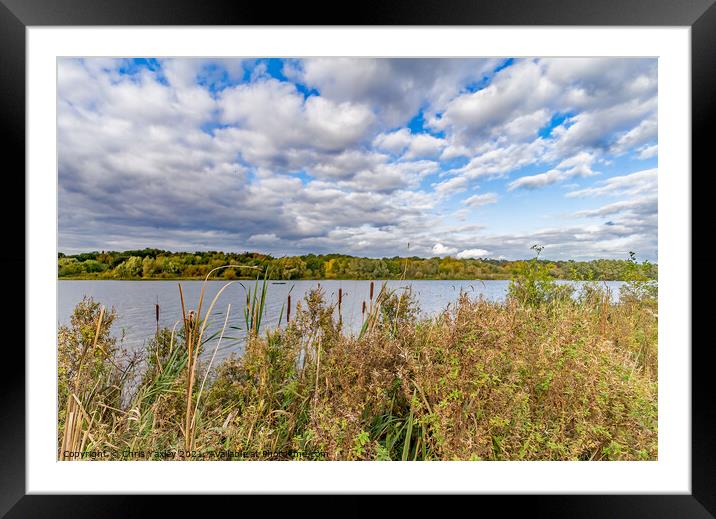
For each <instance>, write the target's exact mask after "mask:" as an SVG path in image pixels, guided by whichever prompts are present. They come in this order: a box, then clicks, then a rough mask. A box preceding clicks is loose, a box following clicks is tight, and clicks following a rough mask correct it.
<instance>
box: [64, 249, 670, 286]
mask: <svg viewBox="0 0 716 519" xmlns="http://www.w3.org/2000/svg"><path fill="white" fill-rule="evenodd" d="M535 262H536V264H539V266H540V269H541V270H542V271H543V272H544V275H545V277H546V278H550V279H572V280H601V281H607V280H623V279H627V277H626V276H628V275H630V274H633V272H632V270H633V269H634V268H636V269H637V270H638V271H639V273H640V275H641V276H642V277H644V278H645V279H648V280H653V279H656V277H657V266H656V265H654V264H651V263H648V262H645V263H639V264H631V263H630V262H629V261H626V260H606V259H600V260H593V261H548V260H542V259H538V260H532V261H507V260H496V259H487V258H484V259H456V258H452V257H446V258H418V257H410V258H400V257H397V256H396V257H393V258H380V259H374V258H356V257H353V256H345V255H340V254H326V255H315V254H308V255H305V256H289V257H281V258H274V257H272V256H268V255H265V254H259V253H256V252H245V253H242V254H231V253H224V252H213V251H209V252H168V251H163V250H158V249H144V250H130V251H125V252H88V253H83V254H76V255H73V256H67V255H65V254H62V253H60V254H59V258H58V260H57V268H58V276H59V277H60V278H65V279H203V278H204V277H205V276H206V275H207V274H208V272H209V271H211V270H212V269H215V268H217V267H220V266H222V265H244V266H252V267H254V268H258V269H261V270H262V271H264V272H268V273H269V277H270V279H366V280H370V279H400V278H401V277H405V278H406V279H512V278H513V277H515V276H519V275H521V274H522V272H523V271H524V270H525V269H526V268H529V266H530V265H533V266H534V265H535ZM634 265H636V267H634ZM630 269H631V270H630ZM218 277H219V278H220V279H229V280H231V279H251V278H253V277H254V273H253V272H252V271H251V270H249V269H241V268H226V269H223V270H222V271H221V272H219V273H218Z"/></svg>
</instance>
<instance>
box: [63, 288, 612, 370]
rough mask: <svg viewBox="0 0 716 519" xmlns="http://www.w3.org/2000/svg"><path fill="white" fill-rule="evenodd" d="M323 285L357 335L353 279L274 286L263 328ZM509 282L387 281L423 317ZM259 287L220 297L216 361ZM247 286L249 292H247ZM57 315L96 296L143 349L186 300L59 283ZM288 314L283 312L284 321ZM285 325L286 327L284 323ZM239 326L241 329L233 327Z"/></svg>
mask: <svg viewBox="0 0 716 519" xmlns="http://www.w3.org/2000/svg"><path fill="white" fill-rule="evenodd" d="M226 283H227V282H226V281H209V282H207V284H206V290H205V295H204V303H203V309H202V313H204V312H206V311H207V310H208V307H209V305H210V304H211V301H212V299H213V298H214V296H215V295H216V294H217V293H218V291H219V290H220V289H221V287H223V286H224V285H226ZM381 283H382V282H381V281H376V282H375V293H376V294H377V293H378V290H379V289H380V286H381ZM559 283H565V284H572V285H574V286H576V287H579V286H580V285H581V282H574V281H559ZM319 284H320V286H321V288H323V290H324V294H325V297H326V299H327V300H328V301H330V302H335V301H337V299H338V289H339V288H340V289H343V303H342V316H343V323H344V328H345V329H349V330H353V331H357V330H358V329H360V326H361V323H362V315H361V308H362V304H363V301H366V302H367V301H368V300H369V291H370V281H363V280H361V281H354V280H322V281H309V280H301V281H286V282H285V283H284V282H278V283H277V282H271V281H270V282H269V285H268V289H267V301H266V308H265V311H264V316H263V321H262V329H264V328H266V327H275V326H276V325H277V324H278V319H279V316H280V314H281V308H282V306H285V304H286V300H287V295H288V293H289V290H290V291H291V299H292V303H291V306H292V309H291V313H292V315H291V317H292V318H293V317H294V316H295V315H296V303H297V302H298V301H300V300H302V299H303V297H304V296H305V294H306V293H307V292H308V291H309V290H311V289H314V288H316V287H317V286H318V285H319ZM603 284H604V285H606V286H608V287H609V288H610V289H611V291H612V294H613V296H614V297H618V294H619V287H620V286H621V285H622V284H623V282H622V281H607V282H603ZM181 285H182V290H183V291H184V300H185V303H186V306H187V311H189V310H190V309H196V306H197V304H198V301H199V295H200V292H201V285H202V282H201V281H181ZM508 285H509V281H506V280H486V281H481V280H466V281H465V280H461V281H453V280H450V281H443V280H413V281H387V286H388V288H391V289H399V290H400V289H405V288H407V287H408V286H409V287H410V288H411V290H412V292H413V295H414V296H415V298H416V300H417V302H418V305H419V307H420V310H421V313H422V314H423V315H435V314H436V313H438V312H440V311H442V310H445V308H447V306H448V305H449V304H454V303H455V301H456V300H457V298H458V296H459V294H460V291H461V290H462V291H465V292H467V293H468V295H469V296H470V297H471V298H472V297H480V296H481V297H483V298H485V299H487V300H490V301H503V300H504V298H505V296H506V294H507V287H508ZM253 286H254V283H252V282H250V281H249V282H247V281H241V282H238V281H236V282H233V283H232V284H231V285H229V286H228V287H227V288H226V289H225V290H224V291H223V292H222V294H221V296H220V297H219V299H218V301H217V303H216V305H215V306H214V310H213V311H212V319H211V321H210V324H209V325H207V332H205V336H209V335H211V333H212V332H214V331H218V330H220V329H221V326H222V325H223V323H224V318H225V315H226V313H225V312H226V309H227V305H228V304H231V311H230V314H229V321H228V326H227V329H226V331H225V336H224V339H223V340H222V342H221V346H220V349H219V351H218V353H217V359H221V358H224V357H226V356H227V355H229V354H230V353H232V352H236V353H240V352H241V350H242V344H243V339H244V337H245V331H244V327H245V324H244V308H245V306H246V292H245V290H246V289H253ZM244 287H245V288H244ZM57 292H58V313H57V318H58V321H59V324H68V323H69V319H70V315H71V314H72V310H73V309H74V307H75V305H76V304H77V303H78V302H79V301H81V300H82V297H83V296H85V295H88V296H91V297H92V298H94V300H95V301H98V302H100V303H102V304H103V305H105V306H107V307H108V308H111V307H114V308H115V309H116V311H117V319H116V320H115V322H114V324H113V333H114V335H115V336H117V337H119V336H121V335H122V333H123V334H124V345H125V347H127V348H128V349H130V350H134V349H138V348H142V347H143V345H144V343H145V341H146V340H147V339H148V338H149V337H151V336H153V335H154V333H155V331H156V320H155V306H154V305H155V304H156V303H157V302H158V303H159V306H160V316H159V324H160V326H162V327H169V328H172V327H173V326H174V323H176V322H177V321H178V320H179V319H180V318H181V302H180V299H179V288H178V284H177V281H109V280H107V281H94V280H92V281H70V280H67V281H58V290H57ZM285 314H286V312H285V310H284V315H283V323H285V319H286V315H285ZM283 323H282V324H283ZM232 326H233V327H236V328H240V329H239V330H237V329H233V328H231V327H232ZM214 346H215V343H211V346H207V347H206V348H205V354H210V352H213V350H214Z"/></svg>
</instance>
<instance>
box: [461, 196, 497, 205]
mask: <svg viewBox="0 0 716 519" xmlns="http://www.w3.org/2000/svg"><path fill="white" fill-rule="evenodd" d="M462 203H463V204H465V205H466V206H468V207H473V208H476V207H482V206H483V205H488V204H495V203H497V193H483V194H480V195H472V196H471V197H468V198H466V199H465V200H463V202H462Z"/></svg>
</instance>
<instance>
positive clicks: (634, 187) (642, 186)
mask: <svg viewBox="0 0 716 519" xmlns="http://www.w3.org/2000/svg"><path fill="white" fill-rule="evenodd" d="M657 173H658V171H657V169H646V170H644V171H637V172H636V173H630V174H629V175H623V176H617V177H611V178H609V179H607V180H605V181H603V182H601V185H599V186H596V187H590V188H586V189H580V190H577V191H571V192H569V193H567V196H568V197H570V198H577V197H587V196H603V195H630V196H634V195H638V194H641V193H644V192H654V193H655V192H656V188H657Z"/></svg>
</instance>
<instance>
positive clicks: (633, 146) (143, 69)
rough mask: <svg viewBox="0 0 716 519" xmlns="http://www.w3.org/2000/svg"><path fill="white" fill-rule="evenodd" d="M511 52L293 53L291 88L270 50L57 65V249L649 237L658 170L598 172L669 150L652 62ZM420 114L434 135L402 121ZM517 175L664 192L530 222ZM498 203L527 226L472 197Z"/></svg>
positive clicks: (565, 247) (381, 249) (516, 247)
mask: <svg viewBox="0 0 716 519" xmlns="http://www.w3.org/2000/svg"><path fill="white" fill-rule="evenodd" d="M499 63H504V60H491V59H490V60H472V59H465V60H462V59H460V60H453V59H447V60H445V59H436V60H432V59H428V60H421V59H416V60H412V59H407V60H406V59H390V60H382V59H352V58H351V59H334V58H326V59H316V60H313V59H309V60H288V61H286V62H285V65H284V73H285V74H286V76H287V77H289V78H291V79H293V80H295V81H299V82H300V84H298V85H297V84H295V83H294V82H293V81H284V80H278V79H276V78H274V77H271V73H272V72H271V70H269V69H270V67H267V66H266V65H265V63H262V62H261V60H232V59H206V60H205V59H196V60H185V59H166V60H164V59H162V60H159V62H158V65H157V64H156V63H155V64H152V65H151V66H148V67H147V66H136V65H133V64H132V62H131V61H130V60H116V59H99V58H98V59H94V58H93V59H85V60H78V59H64V60H60V62H59V65H58V110H57V111H58V114H57V115H58V117H57V124H58V158H59V182H60V186H59V228H60V247H62V248H66V249H68V250H71V249H74V250H78V249H80V250H88V249H103V248H104V249H106V248H111V247H117V248H141V247H144V246H152V247H155V246H156V247H166V248H171V249H182V250H184V249H190V250H195V249H201V248H208V249H227V250H237V249H238V250H249V249H256V248H258V249H261V250H262V251H267V252H273V253H276V254H280V255H281V254H290V253H302V252H345V253H356V254H361V255H371V256H378V255H388V256H392V255H395V254H396V253H397V251H400V253H404V252H406V251H407V249H406V247H407V243H408V242H410V253H411V254H418V255H424V256H430V255H433V254H434V252H433V250H434V248H435V247H437V246H438V245H439V246H440V247H441V248H442V249H440V248H439V250H443V249H444V250H445V251H449V252H444V253H446V254H447V253H449V254H457V253H458V252H460V254H468V255H469V254H471V253H476V251H477V252H479V253H480V254H478V256H485V255H486V254H487V249H489V250H490V251H492V252H493V253H494V255H495V257H496V256H505V257H525V256H526V255H529V254H530V251H529V245H531V243H532V242H533V241H534V240H536V239H539V241H540V242H541V243H544V244H546V245H548V246H549V247H550V248H549V250H550V251H551V252H552V251H554V252H553V253H554V254H558V255H562V256H563V257H575V258H576V257H578V256H579V257H589V256H590V255H591V256H592V257H594V256H598V255H607V256H610V257H611V256H614V255H619V254H621V248H622V247H626V246H629V247H632V248H633V250H643V249H648V250H649V251H655V249H656V231H655V219H656V204H655V203H653V202H654V200H653V198H654V197H655V194H656V172H655V170H653V172H652V173H647V172H642V173H643V175H638V173H639V172H637V173H633V174H631V175H622V176H621V177H618V176H616V177H612V178H609V179H605V180H604V181H603V182H598V181H595V179H592V177H593V176H594V175H596V174H597V173H596V172H595V171H593V169H592V168H593V167H595V166H594V164H601V165H606V164H607V163H608V162H609V161H612V160H614V159H615V157H616V156H617V155H618V154H622V153H624V154H627V153H629V154H630V156H632V157H639V158H641V159H646V158H651V157H654V156H656V154H657V145H656V143H655V139H656V126H655V124H656V73H655V71H656V60H631V59H627V60H622V59H605V60H601V59H599V60H594V59H586V60H575V59H524V60H516V61H515V63H514V64H513V65H510V66H507V67H506V68H503V69H502V70H500V71H499V72H497V73H494V72H493V71H494V69H495V67H496V65H497V64H499ZM493 76H494V77H493ZM246 78H248V79H246ZM207 85H210V87H209V86H207ZM416 117H418V118H422V121H423V125H424V127H426V128H427V129H428V130H429V131H427V132H426V131H420V130H417V129H415V128H416V126H415V125H414V124H411V127H412V128H413V130H411V129H410V128H408V127H407V126H406V125H407V124H408V121H413V120H415V118H416ZM438 132H439V133H438ZM615 164H618V162H616V161H615ZM528 166H531V168H530V170H529V171H530V172H531V171H535V170H537V171H541V172H542V173H540V174H538V175H530V174H527V175H525V173H524V171H525V168H527V167H528ZM535 166H536V167H537V168H539V169H536V167H535ZM615 168H618V167H617V166H615ZM650 171H651V170H650ZM520 175H522V176H521V178H520V177H519V176H520ZM505 177H512V179H511V180H512V182H511V183H509V184H508V187H507V189H510V190H513V189H517V188H527V189H528V188H532V189H534V188H536V187H540V186H544V185H549V184H554V183H557V182H562V181H565V180H567V179H571V180H570V182H574V181H575V179H580V184H581V185H582V187H581V188H577V187H573V188H570V192H568V193H567V196H568V197H570V198H573V199H576V198H582V197H591V196H623V197H627V198H629V197H630V198H637V197H646V196H650V197H652V198H651V199H650V200H652V201H651V202H648V201H647V202H643V201H642V202H640V204H637V205H630V200H619V201H617V202H616V205H614V204H610V205H607V206H603V207H600V208H596V209H595V208H593V206H592V205H591V204H589V201H586V200H585V201H583V202H580V201H579V200H572V201H571V203H572V204H582V203H583V204H584V205H582V206H579V205H578V208H577V209H574V210H573V211H572V212H570V215H568V218H567V220H568V219H569V218H572V219H573V222H572V223H569V221H565V222H563V223H562V224H559V225H557V224H555V226H554V228H552V229H542V230H538V231H535V230H534V229H533V228H532V226H533V224H534V222H515V221H514V218H512V205H511V204H513V203H516V202H514V201H513V200H512V199H513V198H514V197H503V196H501V195H502V193H503V190H504V189H505V187H504V186H503V183H502V182H495V179H499V178H505ZM477 179H480V180H479V182H480V184H481V185H484V183H487V187H488V189H489V190H490V192H489V193H479V194H477V193H475V192H474V190H476V189H477V186H476V185H475V184H476V183H477ZM468 190H471V191H472V192H470V193H468V194H467V195H466V197H467V198H466V199H465V200H464V201H462V203H459V202H458V200H455V199H453V198H451V197H452V195H454V194H456V193H461V192H465V191H468ZM527 196H529V195H528V194H527ZM535 200H537V199H535ZM485 204H493V211H491V213H492V212H494V213H495V214H496V215H497V216H496V217H497V218H499V219H504V220H501V221H505V222H510V223H509V225H511V226H512V227H513V228H514V231H513V232H512V233H503V234H490V233H489V231H490V229H491V228H493V226H494V223H493V222H481V223H480V224H477V223H475V222H472V221H471V220H470V218H471V215H473V214H474V211H470V210H469V209H468V208H470V207H481V206H483V205H485ZM538 204H539V202H538ZM540 208H541V209H542V210H543V211H544V216H545V217H548V215H549V213H550V212H553V211H555V210H557V209H559V208H558V207H556V208H555V207H552V206H549V207H545V206H538V208H537V209H538V210H540ZM579 209H582V210H581V211H580V210H579ZM575 213H577V214H575ZM581 218H589V219H592V220H591V221H590V222H589V224H587V225H585V224H583V223H582V222H579V221H578V219H581ZM600 219H609V220H608V221H600ZM574 222H577V223H574ZM477 233H479V242H476V234H477ZM598 242H599V243H601V244H603V245H598ZM477 247H479V248H477ZM483 247H484V248H483Z"/></svg>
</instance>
